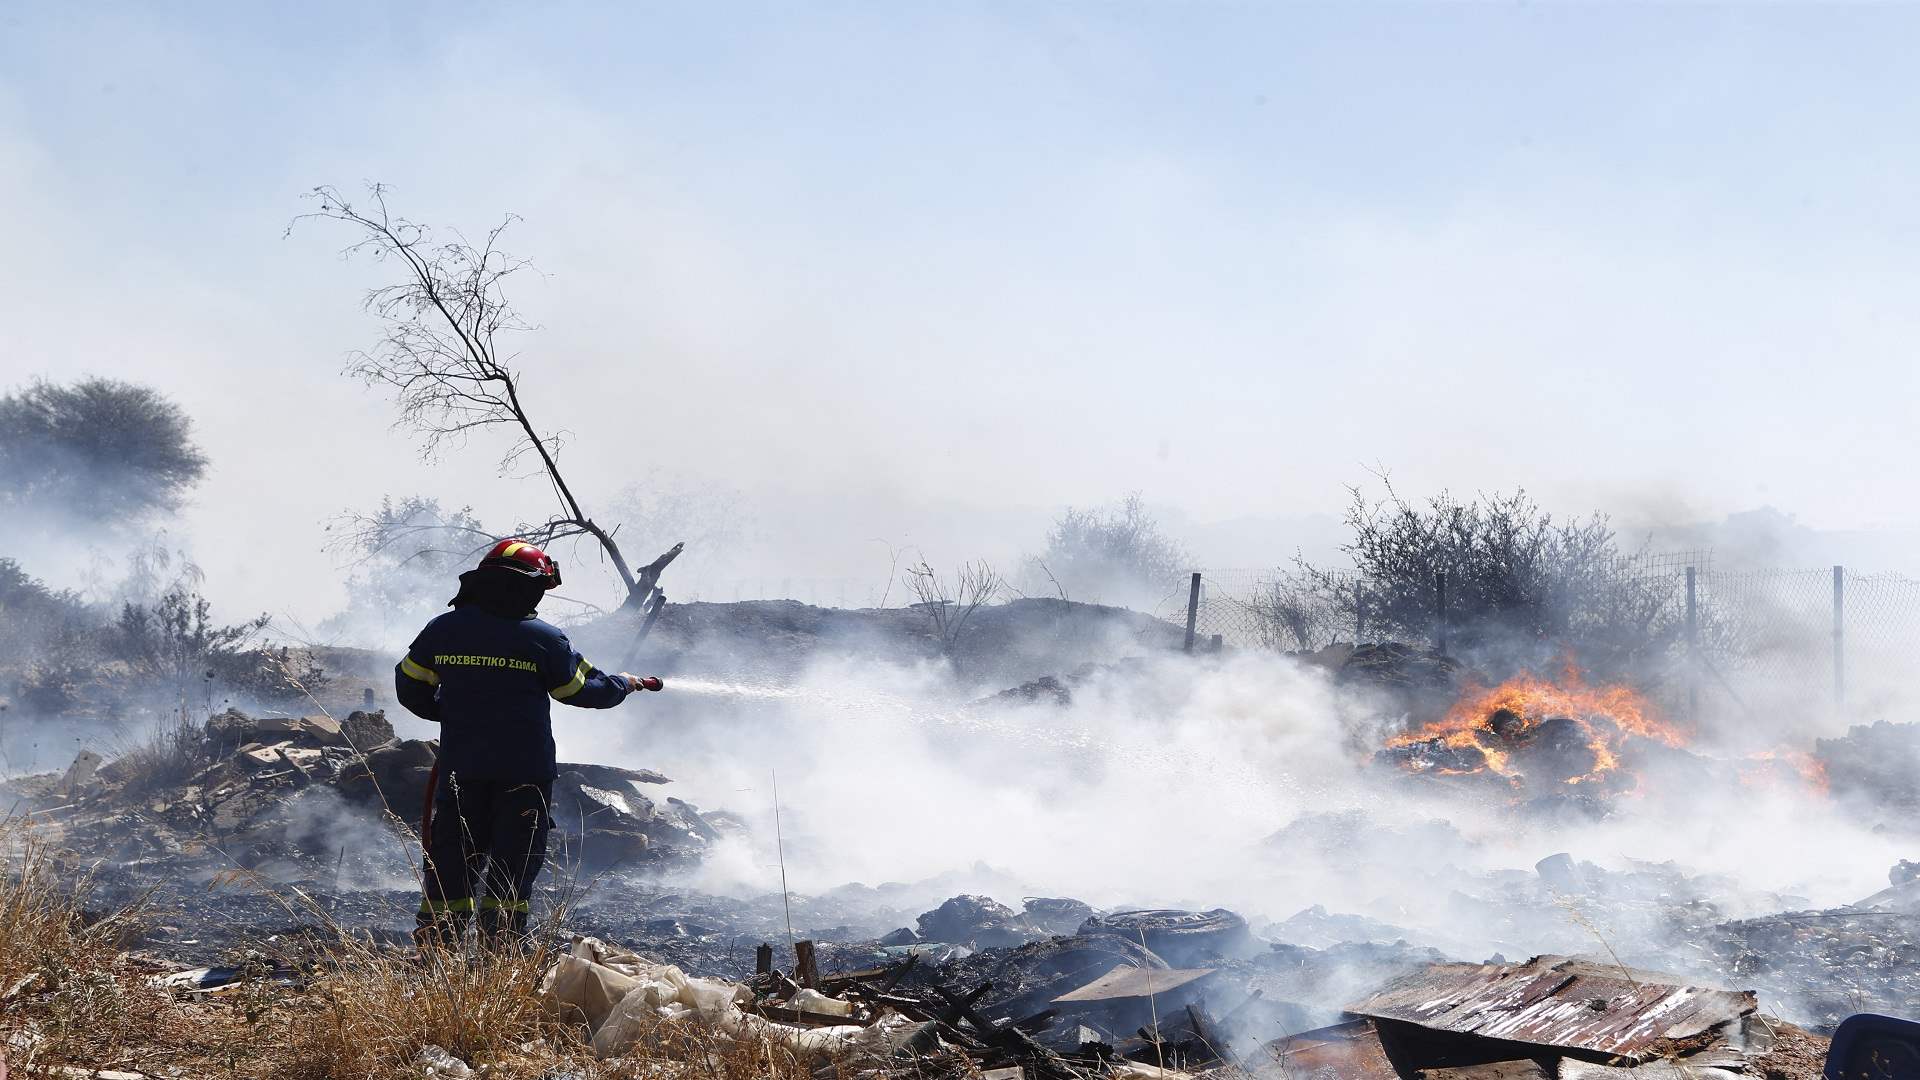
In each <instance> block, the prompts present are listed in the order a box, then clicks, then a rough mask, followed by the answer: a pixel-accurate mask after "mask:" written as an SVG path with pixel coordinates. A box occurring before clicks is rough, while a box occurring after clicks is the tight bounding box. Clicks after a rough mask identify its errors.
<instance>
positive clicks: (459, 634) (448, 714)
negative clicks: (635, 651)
mask: <svg viewBox="0 0 1920 1080" xmlns="http://www.w3.org/2000/svg"><path fill="white" fill-rule="evenodd" d="M393 672H394V674H393V682H394V691H395V694H396V696H398V697H399V699H400V704H402V705H404V706H406V707H407V710H408V711H409V712H411V713H413V714H414V715H415V716H418V717H420V718H421V719H423V720H433V721H436V722H438V723H439V725H440V768H441V770H442V771H444V772H452V773H458V774H459V775H461V776H470V777H473V778H475V779H488V780H519V781H530V782H540V781H548V780H552V779H553V778H554V777H555V776H556V775H557V774H558V770H557V769H556V768H555V767H554V749H553V719H552V717H551V716H550V715H549V714H548V705H549V701H548V699H549V698H551V699H552V700H554V701H564V702H566V703H567V704H569V705H578V706H580V707H581V708H586V709H611V708H613V707H614V706H615V705H618V704H620V703H621V702H622V701H625V700H626V698H627V683H626V680H624V679H622V678H620V677H619V676H617V675H609V674H607V673H606V672H604V671H601V670H600V669H599V668H596V667H594V666H593V665H592V664H589V663H587V662H586V661H585V660H584V659H582V658H581V656H580V654H579V653H577V652H574V651H573V645H572V643H570V642H568V641H567V635H566V634H564V633H562V632H561V630H560V628H559V627H557V626H553V625H551V624H549V623H545V622H542V621H540V620H539V619H536V618H533V617H532V616H528V617H526V618H521V619H509V618H504V617H502V616H500V615H496V614H493V613H492V612H490V611H487V610H486V609H485V608H483V607H481V606H479V605H477V604H463V605H461V606H460V607H457V608H454V609H453V610H452V611H449V612H447V613H446V614H444V615H441V616H440V617H438V618H436V619H434V620H433V621H432V622H430V623H428V624H427V626H426V629H424V630H422V631H420V636H419V637H417V638H414V639H413V645H412V646H411V647H409V648H408V649H407V655H406V657H405V658H404V659H402V660H401V661H400V663H399V664H398V665H396V666H395V667H394V669H393Z"/></svg>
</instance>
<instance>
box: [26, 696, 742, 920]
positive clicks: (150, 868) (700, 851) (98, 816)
mask: <svg viewBox="0 0 1920 1080" xmlns="http://www.w3.org/2000/svg"><path fill="white" fill-rule="evenodd" d="M434 753H435V745H434V743H432V742H430V741H421V740H417V739H400V738H396V737H395V734H394V730H393V728H392V726H391V725H390V724H389V723H388V722H387V720H386V717H385V715H384V714H383V713H380V712H354V713H351V714H350V715H348V716H347V717H346V718H345V719H344V720H340V721H335V720H334V719H332V718H330V717H326V716H262V717H253V716H248V715H246V714H244V713H241V712H239V711H237V710H228V711H227V712H224V713H220V714H218V715H216V716H213V717H211V718H210V719H208V720H207V721H206V723H205V724H204V725H201V726H197V727H187V728H181V729H179V730H177V731H174V732H172V733H170V734H169V736H168V737H167V738H166V739H165V740H164V741H156V742H155V743H154V744H153V745H152V746H150V747H145V748H141V749H139V750H136V751H134V752H131V753H128V754H125V755H122V756H120V757H118V758H116V759H114V760H112V761H106V762H103V761H102V760H101V758H100V756H99V755H98V754H95V753H93V752H91V751H86V752H82V753H81V754H80V755H79V756H78V757H77V758H76V759H75V761H74V762H73V764H72V765H71V766H70V767H69V768H68V769H67V770H65V771H64V772H61V773H43V774H38V775H33V776H24V777H16V778H12V779H9V780H7V781H5V782H4V783H0V793H4V794H5V795H6V796H7V797H8V798H9V799H10V801H12V802H14V804H15V806H16V813H17V814H18V815H19V816H21V817H23V818H24V819H25V820H26V821H28V822H31V823H32V824H33V825H35V826H36V827H37V828H39V829H40V830H41V831H42V835H44V836H45V837H46V839H47V840H48V841H49V842H50V843H51V844H53V845H54V846H56V847H57V848H59V849H60V850H61V851H63V852H64V853H66V856H67V857H68V858H70V859H71V860H72V861H73V862H74V863H75V864H76V865H80V866H87V867H89V868H90V869H89V873H90V875H91V876H92V877H93V879H94V880H95V885H96V890H97V892H98V894H99V896H100V897H101V898H102V900H103V901H112V900H114V899H115V898H126V897H131V896H138V895H144V894H146V893H147V892H149V891H153V890H157V893H156V898H157V899H158V901H160V902H161V903H162V905H163V906H165V907H166V908H168V909H169V916H168V922H169V923H177V924H178V926H176V927H175V934H174V936H175V937H176V938H177V939H178V940H180V941H183V942H188V943H191V944H192V945H194V946H195V949H196V951H195V955H200V956H209V955H212V954H217V952H218V950H219V949H220V948H222V947H224V946H227V945H232V944H239V943H241V941H242V940H243V939H244V937H245V935H246V934H248V933H275V932H283V931H286V930H287V929H289V928H290V926H291V924H292V922H294V921H297V920H291V919H290V916H289V914H288V912H287V910H286V906H285V904H284V903H282V902H281V901H279V900H277V899H275V898H273V897H269V896H263V895H259V894H258V893H257V892H255V893H253V894H251V895H249V894H244V893H242V892H240V891H237V890H225V891H223V892H222V894H221V896H220V897H219V898H218V900H217V901H216V900H212V899H209V898H208V896H207V895H206V893H207V888H206V887H207V885H208V884H210V883H214V882H218V881H220V880H223V879H224V877H225V876H226V875H231V874H232V873H234V872H235V871H250V872H253V873H256V874H258V875H260V876H262V877H264V878H267V879H269V880H273V881H279V882H289V883H301V884H303V885H306V886H309V888H308V889H306V890H303V891H306V892H307V893H309V894H310V895H314V896H317V897H319V898H321V900H322V901H323V902H324V904H325V905H326V907H327V908H328V910H329V914H330V915H331V916H332V917H333V918H335V919H336V920H337V921H338V922H340V923H341V924H342V925H347V926H354V927H360V928H364V929H369V930H376V931H395V930H398V929H400V928H401V927H403V926H404V921H405V920H408V919H410V917H411V916H410V914H409V913H410V912H411V910H412V908H413V906H414V905H415V904H416V903H417V900H418V892H417V888H418V886H417V878H416V877H415V870H414V860H416V859H417V854H416V852H417V849H418V844H419V841H418V839H417V838H416V836H415V834H414V833H413V831H412V830H413V829H415V828H417V827H418V823H419V820H420V817H421V814H422V811H423V809H424V806H425V802H426V793H427V778H428V775H429V774H430V772H431V771H432V768H433V761H434ZM669 782H670V781H669V780H668V779H667V778H666V777H664V776H661V775H659V774H658V773H653V772H648V771H644V770H634V769H621V768H615V767H612V766H607V765H592V764H577V763H563V764H561V766H560V776H559V779H558V780H557V781H556V782H555V783H554V798H553V808H552V814H553V817H554V819H555V824H556V825H557V828H556V829H555V830H554V833H553V837H552V840H551V842H550V845H549V858H550V860H551V861H552V863H553V864H554V867H555V872H554V873H553V874H552V875H550V876H551V877H553V878H554V879H555V880H560V881H574V880H580V879H582V878H584V877H587V876H591V875H600V874H605V873H607V872H608V871H610V870H634V871H645V872H648V873H653V872H657V871H659V870H661V869H665V868H671V867H681V866H688V865H691V864H694V863H697V862H698V861H699V860H700V859H701V858H702V857H703V856H704V855H705V854H706V853H707V851H708V850H709V849H710V848H711V846H712V845H713V844H714V843H715V842H717V841H718V840H719V838H720V837H721V835H722V834H723V832H725V831H726V830H728V829H731V828H736V827H737V826H736V825H735V824H734V823H733V822H732V821H731V819H729V818H728V817H727V816H725V815H711V816H709V815H706V814H702V813H701V812H700V810H699V809H698V808H696V807H694V806H692V805H690V804H688V803H686V802H683V801H681V800H679V799H673V798H661V797H659V796H658V795H657V794H652V795H650V794H649V792H650V791H655V792H657V789H658V787H659V786H660V785H664V784H667V783H669ZM215 909H217V911H216V910H215ZM621 929H623V930H626V929H630V928H629V927H622V928H621Z"/></svg>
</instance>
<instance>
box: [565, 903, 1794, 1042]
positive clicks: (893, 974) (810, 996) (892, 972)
mask: <svg viewBox="0 0 1920 1080" xmlns="http://www.w3.org/2000/svg"><path fill="white" fill-rule="evenodd" d="M1189 914H1191V913H1189ZM995 952H997V953H1000V954H1001V955H999V956H998V957H996V958H994V960H993V961H992V964H991V967H992V971H991V974H992V977H986V978H983V977H982V976H983V974H986V971H985V970H984V969H983V968H982V964H985V963H987V961H986V960H985V957H986V955H987V954H979V955H978V956H976V957H973V958H969V959H968V960H965V961H961V962H957V963H954V964H950V965H947V966H945V967H943V968H940V969H939V970H937V971H930V970H928V966H927V965H925V964H922V963H920V956H919V954H912V955H909V956H908V957H906V958H905V959H904V960H900V961H897V962H894V963H890V964H885V965H881V966H877V967H869V968H863V969H860V970H852V971H843V972H830V973H826V974H822V973H821V972H820V970H819V968H818V966H817V958H816V955H815V953H814V949H813V943H812V942H807V941H802V942H799V943H797V945H796V946H795V953H794V961H795V962H794V966H793V968H792V971H791V972H790V973H789V972H784V971H779V970H775V968H774V967H773V964H772V959H773V949H772V947H771V946H765V945H763V946H761V947H760V948H759V950H758V963H757V970H756V973H755V974H754V975H753V976H752V977H750V978H748V979H744V980H740V981H723V980H716V979H702V978H694V977H689V976H688V975H686V973H685V972H683V971H682V970H681V969H680V968H678V967H675V966H672V965H667V964H662V963H659V962H658V961H654V960H650V959H648V958H646V957H644V956H642V955H640V954H637V953H631V952H624V951H620V950H617V949H614V948H612V947H610V946H608V945H607V944H606V943H604V942H602V941H600V940H598V939H593V938H576V939H575V940H574V941H573V943H572V945H571V947H570V949H569V950H568V951H567V953H566V954H565V955H563V956H561V957H560V959H559V960H558V961H557V962H556V964H555V965H554V967H553V968H552V969H551V970H550V971H549V972H548V974H547V975H546V977H545V978H544V979H543V981H542V984H541V993H542V994H543V995H544V996H545V997H546V998H547V999H548V1001H549V1004H550V1007H552V1008H554V1009H556V1010H558V1011H560V1012H562V1013H563V1015H571V1016H573V1017H574V1018H576V1019H578V1020H580V1021H582V1022H583V1023H584V1024H585V1026H586V1029H587V1031H588V1032H589V1033H590V1037H591V1039H592V1043H593V1047H594V1050H595V1051H596V1053H598V1054H599V1055H600V1056H602V1057H605V1058H612V1059H618V1058H620V1056H621V1055H623V1054H625V1053H628V1052H630V1051H631V1050H632V1049H633V1048H634V1047H635V1045H636V1044H637V1043H638V1042H639V1041H640V1040H641V1039H642V1038H644V1037H646V1035H647V1033H648V1032H650V1031H652V1030H655V1025H658V1024H660V1023H662V1022H665V1023H668V1024H690V1025H698V1026H700V1027H702V1028H704V1029H707V1030H709V1031H710V1032H714V1033H717V1034H719V1035H721V1036H722V1037H726V1038H732V1039H742V1038H759V1039H766V1040H769V1041H773V1042H776V1043H778V1044H781V1045H783V1046H785V1047H786V1048H788V1049H789V1050H791V1051H794V1052H795V1053H798V1054H800V1055H802V1056H810V1057H817V1058H819V1059H820V1060H821V1062H822V1064H821V1068H822V1069H823V1070H824V1069H837V1071H838V1074H839V1075H846V1074H848V1073H849V1072H854V1073H857V1074H860V1075H867V1076H875V1077H882V1076H915V1077H929V1076H986V1077H1005V1078H1007V1080H1013V1078H1014V1077H1021V1078H1025V1077H1034V1078H1039V1080H1088V1078H1096V1077H1122V1078H1125V1077H1142V1078H1148V1077H1154V1078H1158V1077H1172V1076H1188V1075H1194V1076H1217V1077H1221V1078H1226V1077H1244V1076H1247V1075H1252V1076H1256V1077H1274V1078H1276V1080H1277V1078H1281V1077H1297V1076H1314V1077H1327V1078H1338V1080H1389V1078H1407V1077H1428V1078H1437V1077H1447V1078H1449V1080H1510V1078H1529V1077H1530V1078H1537V1080H1551V1078H1554V1077H1574V1078H1589V1080H1601V1078H1619V1077H1631V1076H1633V1075H1636V1074H1638V1071H1639V1070H1642V1069H1645V1070H1647V1072H1646V1073H1645V1075H1647V1076H1659V1077H1668V1076H1681V1077H1689V1078H1696V1080H1708V1078H1718V1080H1726V1078H1738V1077H1742V1076H1751V1077H1755V1078H1761V1077H1764V1078H1767V1080H1813V1078H1814V1077H1818V1076H1819V1075H1820V1068H1821V1062H1822V1056H1823V1053H1824V1049H1825V1040H1823V1039H1821V1038H1819V1037H1818V1036H1814V1035H1811V1034H1809V1033H1807V1032H1804V1031H1802V1030H1800V1029H1798V1028H1795V1027H1793V1026H1792V1025H1789V1024H1785V1023H1783V1022H1781V1021H1778V1020H1773V1019H1770V1018H1766V1017H1762V1016H1760V1015H1759V1012H1758V1007H1757V1002H1756V998H1755V995H1754V994H1753V993H1752V992H1751V991H1730V990H1719V989H1714V988H1711V987H1702V986H1693V985H1688V984H1687V983H1685V982H1684V981H1682V980H1679V979H1676V978H1672V977H1669V976H1665V975H1662V974H1659V973H1655V972H1647V971H1635V970H1631V969H1627V968H1624V967H1621V966H1620V965H1618V964H1602V963H1598V962H1594V961H1588V960H1581V959H1577V958H1567V957H1560V956H1540V957H1535V958H1533V959H1531V960H1528V961H1526V962H1525V963H1521V964H1504V963H1490V964H1459V963H1444V962H1437V961H1434V960H1425V961H1414V960H1412V958H1410V957H1409V958H1403V959H1402V960H1401V962H1400V964H1399V967H1398V970H1397V971H1396V972H1395V973H1394V974H1393V975H1392V976H1390V977H1387V978H1384V979H1382V980H1381V981H1379V982H1377V983H1376V984H1374V985H1373V986H1372V987H1371V988H1370V989H1369V990H1368V991H1366V992H1364V993H1363V994H1361V996H1360V997H1359V999H1358V1000H1356V1001H1354V1002H1353V1003H1351V1004H1349V1005H1348V1006H1347V1007H1346V1008H1345V1009H1343V1010H1340V1011H1339V1012H1338V1013H1337V1015H1335V1016H1333V1017H1330V1018H1328V1019H1329V1021H1330V1022H1328V1023H1326V1024H1325V1025H1324V1026H1319V1027H1313V1026H1311V1025H1310V1024H1307V1023H1305V1021H1306V1020H1307V1019H1308V1014H1307V1013H1306V1012H1304V1011H1303V1010H1301V1009H1300V1008H1299V1007H1298V1006H1295V1005H1289V1004H1288V1003H1286V1002H1283V1001H1281V1002H1276V1001H1273V1000H1269V998H1268V996H1267V994H1266V993H1265V990H1266V987H1264V986H1254V987H1252V988H1251V989H1249V988H1248V986H1247V985H1246V984H1245V982H1244V981H1238V980H1235V979H1233V978H1231V977H1230V976H1228V974H1227V973H1226V972H1225V971H1224V970H1223V969H1221V968H1217V967H1195V968H1176V967H1171V966H1169V965H1168V964H1167V962H1166V961H1165V960H1164V959H1163V958H1161V957H1159V956H1156V955H1155V954H1154V953H1153V952H1152V951H1151V950H1148V949H1145V948H1142V947H1141V946H1139V945H1135V944H1129V943H1128V942H1127V941H1126V940H1125V938H1123V937H1121V936H1120V935H1117V934H1109V933H1093V934H1081V935H1075V936H1073V937H1067V938H1054V939H1050V940H1048V941H1045V942H1036V943H1030V944H1027V945H1023V946H1020V947H1018V948H1014V949H1007V950H995ZM1216 959H1218V958H1216ZM1336 963H1337V961H1336ZM1331 970H1332V968H1331V967H1329V968H1328V972H1330V971H1331ZM1328 972H1323V974H1326V973H1328ZM1009 984H1011V989H1012V990H1013V992H1012V993H1009V992H1008V990H1009ZM1276 1031H1277V1032H1281V1034H1279V1035H1275V1034H1273V1033H1274V1032H1276Z"/></svg>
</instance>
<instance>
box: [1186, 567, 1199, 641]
mask: <svg viewBox="0 0 1920 1080" xmlns="http://www.w3.org/2000/svg"><path fill="white" fill-rule="evenodd" d="M1199 621H1200V572H1199V571H1198V570H1196V571H1194V572H1193V584H1192V585H1190V586H1189V587H1188V588H1187V643H1186V645H1185V646H1184V648H1185V650H1186V651H1187V652H1192V651H1193V629H1194V626H1195V625H1196V624H1198V623H1199Z"/></svg>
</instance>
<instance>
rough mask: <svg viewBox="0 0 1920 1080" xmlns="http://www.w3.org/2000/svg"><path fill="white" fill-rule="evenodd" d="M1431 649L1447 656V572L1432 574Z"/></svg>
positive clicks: (1438, 571)
mask: <svg viewBox="0 0 1920 1080" xmlns="http://www.w3.org/2000/svg"><path fill="white" fill-rule="evenodd" d="M1433 647H1434V649H1435V651H1437V652H1438V653H1439V654H1440V655H1441V656H1445V655H1447V572H1446V571H1445V570H1435V571H1434V572H1433Z"/></svg>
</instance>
